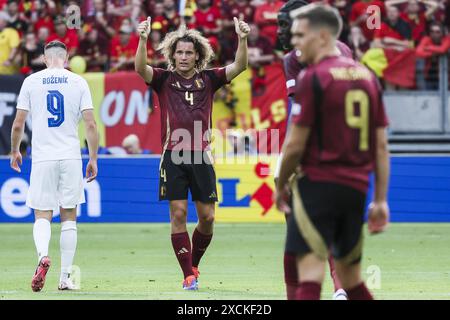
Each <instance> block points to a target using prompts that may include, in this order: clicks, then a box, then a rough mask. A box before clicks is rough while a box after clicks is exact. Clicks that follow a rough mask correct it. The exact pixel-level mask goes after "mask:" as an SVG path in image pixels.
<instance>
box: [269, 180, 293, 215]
mask: <svg viewBox="0 0 450 320" xmlns="http://www.w3.org/2000/svg"><path fill="white" fill-rule="evenodd" d="M290 193H291V192H290V190H289V187H288V186H287V185H285V186H284V188H283V189H281V190H280V189H278V188H277V189H276V190H275V194H274V195H273V198H274V201H275V204H276V206H277V209H278V210H279V211H281V212H284V213H286V214H288V213H291V208H290V207H289V205H288V201H289V196H290Z"/></svg>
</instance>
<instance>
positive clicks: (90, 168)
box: [86, 159, 98, 183]
mask: <svg viewBox="0 0 450 320" xmlns="http://www.w3.org/2000/svg"><path fill="white" fill-rule="evenodd" d="M97 173H98V169H97V160H92V159H90V160H89V162H88V164H87V166H86V179H87V182H88V183H89V182H91V181H93V180H95V178H96V177H97Z"/></svg>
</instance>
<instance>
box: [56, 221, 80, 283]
mask: <svg viewBox="0 0 450 320" xmlns="http://www.w3.org/2000/svg"><path fill="white" fill-rule="evenodd" d="M59 244H60V248H61V278H60V281H63V280H67V278H69V274H70V269H71V267H72V263H73V257H74V256H75V249H76V248H77V223H76V221H64V222H61V238H60V241H59Z"/></svg>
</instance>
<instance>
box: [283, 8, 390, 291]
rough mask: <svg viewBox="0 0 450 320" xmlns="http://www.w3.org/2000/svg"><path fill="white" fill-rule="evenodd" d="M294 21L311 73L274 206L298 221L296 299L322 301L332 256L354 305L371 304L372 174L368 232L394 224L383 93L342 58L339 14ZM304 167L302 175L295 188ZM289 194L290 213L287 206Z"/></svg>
mask: <svg viewBox="0 0 450 320" xmlns="http://www.w3.org/2000/svg"><path fill="white" fill-rule="evenodd" d="M292 15H293V16H295V20H294V22H293V25H292V29H291V32H292V44H293V45H294V46H295V48H296V49H298V50H300V51H301V53H302V54H301V56H300V62H302V63H306V64H308V67H307V68H306V69H305V70H303V71H302V72H301V73H300V75H299V76H298V80H297V84H296V87H295V96H294V105H293V107H292V122H293V125H292V126H291V128H290V130H289V134H288V137H287V140H286V143H285V144H284V147H283V154H284V155H283V160H282V164H281V170H280V175H279V180H278V184H277V190H276V203H277V207H278V209H280V210H281V211H284V212H288V213H292V214H291V215H290V216H289V219H288V234H287V240H286V251H287V252H295V253H296V255H297V270H298V273H299V279H300V285H299V288H298V289H297V292H296V298H297V299H299V300H308V299H310V300H316V299H320V292H321V287H322V282H323V279H324V274H325V263H326V259H327V257H328V255H329V252H330V251H331V254H332V255H333V257H334V258H335V261H336V272H337V275H338V277H339V280H340V281H341V283H342V287H343V288H344V289H345V291H346V293H347V295H348V298H349V299H350V300H355V299H372V295H371V294H370V292H369V291H368V290H367V288H366V286H365V284H364V282H363V281H362V279H361V270H360V269H361V258H362V239H363V238H362V237H363V234H362V226H363V223H364V211H365V199H366V195H367V190H368V185H369V174H370V173H371V171H373V170H375V197H374V201H373V202H372V203H371V204H370V207H369V221H368V225H369V232H371V233H377V232H381V231H383V230H384V229H385V227H386V226H387V223H388V216H389V209H388V205H387V200H386V194H387V187H388V179H389V153H388V150H387V139H386V133H385V127H386V126H387V118H386V115H385V111H384V106H383V102H382V92H381V89H380V86H379V83H378V81H377V79H376V78H375V76H374V75H373V74H372V73H371V72H370V71H369V70H368V69H366V68H365V67H364V66H362V65H361V64H359V63H357V62H355V61H353V60H351V59H348V58H344V57H341V56H339V55H337V54H336V52H335V46H336V39H337V38H338V36H339V34H340V32H341V29H342V19H341V17H340V15H339V13H338V12H337V11H336V10H335V9H333V8H332V7H330V6H324V5H317V4H311V5H307V6H304V7H302V8H300V9H298V10H295V11H294V12H292ZM299 162H300V165H301V173H299V174H297V175H296V176H295V178H294V179H292V180H291V181H290V188H289V186H288V180H289V178H290V177H291V176H292V174H293V173H295V171H296V168H297V167H298V164H299ZM289 189H291V190H292V198H293V200H292V203H293V207H292V209H291V208H290V207H289V206H288V204H287V202H286V201H287V199H288V196H289V192H290V191H289Z"/></svg>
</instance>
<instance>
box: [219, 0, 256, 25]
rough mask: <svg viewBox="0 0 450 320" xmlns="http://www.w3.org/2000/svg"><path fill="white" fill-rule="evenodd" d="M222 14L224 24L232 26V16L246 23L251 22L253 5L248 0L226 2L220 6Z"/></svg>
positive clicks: (253, 13) (253, 10)
mask: <svg viewBox="0 0 450 320" xmlns="http://www.w3.org/2000/svg"><path fill="white" fill-rule="evenodd" d="M222 13H223V16H224V18H225V19H224V24H225V23H226V24H227V26H232V27H233V28H234V22H233V17H236V18H238V19H239V20H244V21H245V22H247V23H253V17H254V15H255V7H253V6H252V5H250V3H249V0H235V1H234V2H233V3H231V4H229V3H227V5H226V6H224V7H223V8H222Z"/></svg>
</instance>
